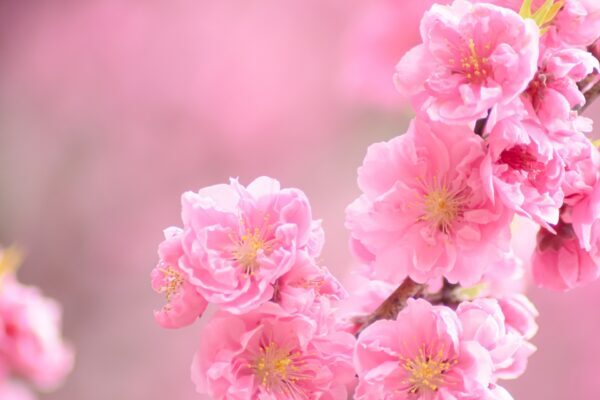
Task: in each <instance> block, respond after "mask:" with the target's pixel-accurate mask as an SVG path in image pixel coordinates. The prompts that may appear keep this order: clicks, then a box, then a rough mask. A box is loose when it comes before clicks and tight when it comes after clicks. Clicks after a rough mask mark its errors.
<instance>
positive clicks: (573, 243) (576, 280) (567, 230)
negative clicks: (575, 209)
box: [532, 221, 600, 290]
mask: <svg viewBox="0 0 600 400" xmlns="http://www.w3.org/2000/svg"><path fill="white" fill-rule="evenodd" d="M554 229H555V230H556V235H554V234H553V233H551V232H548V231H547V230H545V229H543V228H542V229H540V232H539V233H538V247H537V249H536V251H535V252H534V254H533V260H532V267H533V279H534V281H535V283H536V284H537V285H539V286H542V287H545V288H549V289H554V290H568V289H572V288H574V287H577V286H581V285H583V284H586V283H589V282H591V281H593V280H595V279H597V278H598V276H599V275H600V268H599V266H598V263H597V261H596V260H598V256H597V255H596V256H592V254H590V252H589V251H586V250H585V249H583V248H582V247H581V245H580V243H579V239H578V238H577V236H576V235H575V232H574V231H573V226H572V225H571V224H569V223H565V222H563V221H559V223H558V225H557V226H556V227H555V228H554Z"/></svg>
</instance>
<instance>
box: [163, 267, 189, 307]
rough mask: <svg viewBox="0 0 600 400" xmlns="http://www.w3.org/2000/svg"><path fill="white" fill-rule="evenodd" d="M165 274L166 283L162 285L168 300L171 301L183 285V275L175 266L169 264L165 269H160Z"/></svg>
mask: <svg viewBox="0 0 600 400" xmlns="http://www.w3.org/2000/svg"><path fill="white" fill-rule="evenodd" d="M160 271H161V272H162V273H163V274H164V280H165V285H164V286H163V287H162V290H161V291H162V292H164V293H165V294H166V296H167V302H171V299H172V298H173V296H175V295H176V294H177V293H178V292H179V290H180V289H181V286H183V282H184V280H183V275H182V274H181V272H179V271H177V270H176V269H175V268H173V267H171V266H169V267H167V268H165V269H161V270H160Z"/></svg>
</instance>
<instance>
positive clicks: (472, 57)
mask: <svg viewBox="0 0 600 400" xmlns="http://www.w3.org/2000/svg"><path fill="white" fill-rule="evenodd" d="M467 47H468V49H469V50H468V54H466V55H464V56H463V57H462V58H461V59H460V65H461V67H462V70H463V71H464V73H465V76H466V77H467V79H468V80H469V81H474V82H476V83H482V82H484V81H485V80H486V79H487V77H488V75H489V74H490V71H489V66H488V65H487V62H488V59H487V57H481V56H480V54H479V53H478V51H477V47H476V46H475V41H474V40H473V39H469V40H468V42H467ZM484 48H485V49H486V50H489V48H490V45H489V44H486V45H485V46H484Z"/></svg>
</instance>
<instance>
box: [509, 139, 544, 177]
mask: <svg viewBox="0 0 600 400" xmlns="http://www.w3.org/2000/svg"><path fill="white" fill-rule="evenodd" d="M498 162H499V163H501V164H506V165H508V166H509V167H510V168H511V169H514V170H517V171H524V172H527V173H528V177H529V179H536V178H537V177H538V175H539V174H540V173H541V172H542V171H543V170H544V163H542V162H540V161H538V160H537V158H536V157H535V156H534V155H533V154H531V153H530V152H529V151H528V150H527V147H526V146H524V145H522V144H518V145H515V146H513V147H511V148H509V149H506V150H504V151H502V153H500V159H499V160H498Z"/></svg>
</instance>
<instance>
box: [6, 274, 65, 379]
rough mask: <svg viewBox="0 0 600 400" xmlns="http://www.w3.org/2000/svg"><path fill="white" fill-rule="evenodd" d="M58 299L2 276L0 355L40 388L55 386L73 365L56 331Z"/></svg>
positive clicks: (58, 321)
mask: <svg viewBox="0 0 600 400" xmlns="http://www.w3.org/2000/svg"><path fill="white" fill-rule="evenodd" d="M60 325H61V310H60V306H59V305H58V303H56V302H55V301H53V300H51V299H48V298H45V297H42V295H41V294H40V293H39V291H38V290H37V289H36V288H34V287H28V286H23V285H21V284H19V283H18V282H17V281H16V280H15V279H13V278H11V277H5V278H4V280H3V282H2V287H1V289H0V358H3V359H5V360H6V363H7V365H8V367H9V368H10V369H11V370H12V371H13V372H14V373H15V374H18V375H20V376H23V377H25V378H27V379H29V380H31V381H32V382H33V383H34V384H35V385H37V386H38V387H40V388H42V389H50V388H53V387H55V386H57V385H58V384H59V383H60V382H61V381H62V379H63V378H64V377H65V375H66V374H67V373H68V372H69V371H70V370H71V367H72V365H73V352H72V351H71V349H70V347H69V346H68V345H67V344H65V343H64V342H63V340H62V337H61V333H60Z"/></svg>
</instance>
